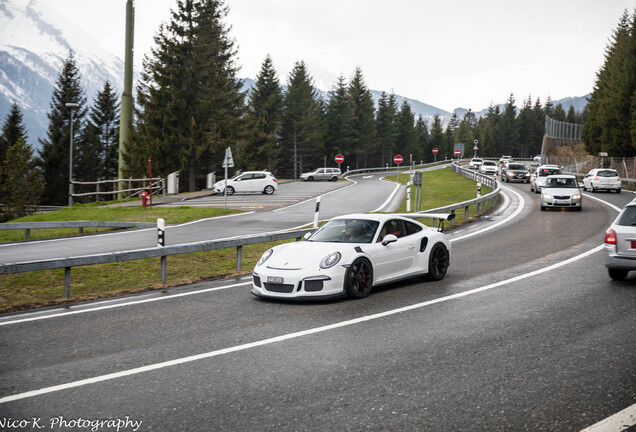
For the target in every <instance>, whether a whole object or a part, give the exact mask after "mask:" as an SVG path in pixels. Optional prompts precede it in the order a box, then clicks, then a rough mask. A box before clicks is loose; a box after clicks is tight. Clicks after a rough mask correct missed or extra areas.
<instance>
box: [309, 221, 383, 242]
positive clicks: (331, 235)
mask: <svg viewBox="0 0 636 432" xmlns="http://www.w3.org/2000/svg"><path fill="white" fill-rule="evenodd" d="M378 225H380V223H379V222H378V221H373V220H367V219H332V220H330V221H329V222H327V223H326V224H324V225H323V226H322V227H320V229H319V230H318V231H316V233H314V235H312V236H311V237H310V238H309V241H316V242H335V243H371V242H372V241H373V236H374V235H375V232H376V230H377V228H378Z"/></svg>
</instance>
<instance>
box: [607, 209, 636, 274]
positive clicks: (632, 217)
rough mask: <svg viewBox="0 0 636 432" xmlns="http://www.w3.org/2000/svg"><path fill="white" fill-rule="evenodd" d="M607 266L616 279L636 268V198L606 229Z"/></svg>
mask: <svg viewBox="0 0 636 432" xmlns="http://www.w3.org/2000/svg"><path fill="white" fill-rule="evenodd" d="M605 252H606V254H605V266H606V267H607V270H608V271H609V275H610V277H611V278H612V279H614V280H619V281H620V280H625V279H626V278H627V273H629V271H630V270H636V199H635V200H633V201H632V202H630V203H629V204H627V206H625V208H624V209H623V210H622V211H621V212H620V214H619V215H618V217H617V218H616V219H615V220H614V222H612V224H611V225H610V227H609V228H608V229H607V231H605Z"/></svg>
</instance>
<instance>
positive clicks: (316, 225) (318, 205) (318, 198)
mask: <svg viewBox="0 0 636 432" xmlns="http://www.w3.org/2000/svg"><path fill="white" fill-rule="evenodd" d="M319 214H320V197H317V198H316V211H315V212H314V228H318V215H319Z"/></svg>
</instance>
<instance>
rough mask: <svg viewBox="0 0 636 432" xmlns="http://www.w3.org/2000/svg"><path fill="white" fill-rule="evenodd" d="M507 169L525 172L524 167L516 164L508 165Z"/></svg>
mask: <svg viewBox="0 0 636 432" xmlns="http://www.w3.org/2000/svg"><path fill="white" fill-rule="evenodd" d="M508 169H510V170H525V169H526V167H525V166H523V165H518V164H510V165H508Z"/></svg>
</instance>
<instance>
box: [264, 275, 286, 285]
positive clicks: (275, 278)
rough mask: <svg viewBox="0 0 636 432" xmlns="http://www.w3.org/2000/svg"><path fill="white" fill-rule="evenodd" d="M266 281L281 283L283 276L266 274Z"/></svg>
mask: <svg viewBox="0 0 636 432" xmlns="http://www.w3.org/2000/svg"><path fill="white" fill-rule="evenodd" d="M267 282H269V283H277V284H282V283H283V278H282V277H278V276H267Z"/></svg>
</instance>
